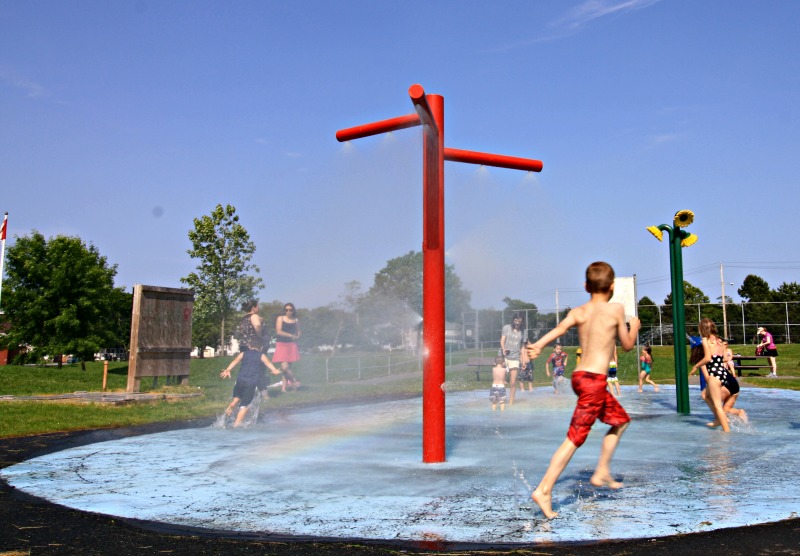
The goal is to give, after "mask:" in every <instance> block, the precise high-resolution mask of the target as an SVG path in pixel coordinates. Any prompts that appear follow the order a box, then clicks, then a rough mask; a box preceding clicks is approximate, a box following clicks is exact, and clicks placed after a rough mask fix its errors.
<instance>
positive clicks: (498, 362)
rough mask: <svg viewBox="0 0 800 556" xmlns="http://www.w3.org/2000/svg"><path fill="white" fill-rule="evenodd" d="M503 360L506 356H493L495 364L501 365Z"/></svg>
mask: <svg viewBox="0 0 800 556" xmlns="http://www.w3.org/2000/svg"><path fill="white" fill-rule="evenodd" d="M505 362H506V358H505V357H503V356H502V355H498V356H497V357H495V358H494V364H495V365H502V364H504V363H505Z"/></svg>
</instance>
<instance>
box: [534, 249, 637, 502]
mask: <svg viewBox="0 0 800 556" xmlns="http://www.w3.org/2000/svg"><path fill="white" fill-rule="evenodd" d="M586 291H587V292H588V293H589V294H590V295H591V299H590V300H589V302H588V303H585V304H584V305H581V306H580V307H576V308H575V309H572V310H571V311H570V312H569V314H568V315H567V318H565V319H564V320H563V321H561V322H560V323H559V325H558V326H557V327H556V328H554V329H553V330H551V331H550V332H548V333H547V334H545V335H544V336H542V338H540V339H539V341H537V342H536V343H535V344H529V345H528V346H527V350H528V355H529V356H530V358H531V359H535V358H536V357H538V356H539V354H540V353H541V351H542V348H543V347H544V346H546V345H547V344H548V343H549V342H552V341H553V340H555V339H556V338H558V337H559V336H563V335H564V334H565V333H566V332H567V330H569V329H570V328H572V327H573V326H576V327H577V328H578V338H579V340H580V345H581V348H582V350H583V357H582V358H581V366H580V369H579V370H576V371H575V372H574V373H573V374H572V389H573V390H574V391H575V393H576V394H577V396H578V404H577V406H576V407H575V412H574V413H573V415H572V422H571V423H570V426H569V432H568V433H567V438H566V440H564V442H563V443H562V444H561V446H559V447H558V449H557V450H556V452H555V454H553V458H552V459H551V460H550V466H549V467H548V468H547V471H546V472H545V474H544V477H543V478H542V481H541V482H540V483H539V486H537V487H536V490H534V491H533V494H532V495H531V498H532V499H533V501H534V502H536V503H537V504H538V505H539V507H540V508H541V509H542V512H544V515H545V516H547V517H548V518H553V517H556V516H557V515H558V513H556V512H554V511H553V507H552V490H553V486H554V485H555V483H556V481H557V480H558V478H559V476H561V473H562V472H563V471H564V469H565V468H566V467H567V464H568V463H569V461H570V459H572V456H573V455H574V454H575V451H576V450H577V449H578V448H579V447H580V446H581V445H582V444H583V443H584V442H585V441H586V437H587V436H588V435H589V431H590V430H591V428H592V425H593V424H594V422H595V420H597V419H600V420H601V421H602V422H604V423H606V424H607V425H611V428H610V429H609V431H608V433H606V436H605V438H603V443H602V447H601V450H600V459H599V461H598V462H597V467H596V468H595V471H594V474H593V475H592V477H591V479H590V482H591V483H592V484H593V485H594V486H598V487H602V486H607V487H609V488H612V489H618V488H621V487H622V483H620V482H617V481H615V480H614V479H613V478H612V476H611V468H610V465H611V458H612V456H613V455H614V450H616V448H617V444H618V443H619V439H620V436H622V433H623V432H624V431H625V429H626V428H627V426H628V423H629V422H630V417H628V414H627V413H625V410H624V409H623V408H622V406H621V405H620V404H619V402H618V401H617V400H616V398H614V396H613V395H611V393H610V392H609V391H608V390H606V375H607V373H608V362H609V361H610V359H611V357H612V356H613V354H614V345H615V341H616V339H617V338H619V341H620V344H621V345H622V349H624V350H625V351H630V350H631V349H632V348H633V346H634V345H635V343H636V335H637V333H638V331H639V319H638V318H636V317H633V318H632V319H631V321H630V330H628V327H627V326H626V325H625V312H624V310H623V308H622V305H620V304H618V303H609V302H608V301H609V299H611V295H612V293H613V292H614V269H612V268H611V266H610V265H609V264H608V263H604V262H595V263H592V264H590V265H589V267H588V268H587V269H586Z"/></svg>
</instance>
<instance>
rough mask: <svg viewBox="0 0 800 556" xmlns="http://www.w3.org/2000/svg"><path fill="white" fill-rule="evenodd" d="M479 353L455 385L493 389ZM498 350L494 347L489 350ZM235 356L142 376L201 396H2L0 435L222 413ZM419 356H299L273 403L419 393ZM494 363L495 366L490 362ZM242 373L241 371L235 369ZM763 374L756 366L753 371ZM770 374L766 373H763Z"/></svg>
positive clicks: (6, 372) (64, 389)
mask: <svg viewBox="0 0 800 556" xmlns="http://www.w3.org/2000/svg"><path fill="white" fill-rule="evenodd" d="M733 348H734V352H738V353H742V354H749V353H751V352H752V346H733ZM566 351H567V352H568V353H569V354H570V363H569V365H568V367H567V370H568V374H569V373H570V372H571V371H572V370H574V366H575V365H574V361H575V359H574V357H575V349H574V348H566ZM778 351H779V353H780V357H779V358H778V374H779V375H781V376H783V377H787V376H792V377H793V378H791V379H787V378H782V379H779V380H775V379H767V378H763V377H761V376H747V375H748V374H751V372H749V371H746V372H745V377H744V380H746V382H747V383H748V384H750V385H752V386H756V387H774V388H789V389H794V390H800V345H797V344H792V345H783V346H778ZM470 355H472V356H474V355H478V354H476V353H474V352H472V353H468V352H458V351H456V352H452V353H450V354H448V356H447V365H448V367H447V373H446V377H447V378H446V381H447V390H448V391H459V390H473V389H486V388H488V386H489V382H490V381H489V373H488V372H482V373H481V381H480V382H478V381H476V379H475V373H474V370H473V369H469V368H466V367H465V366H464V365H463V363H466V361H467V358H468V357H469V356H470ZM484 355H485V356H488V355H490V354H489V353H486V354H484ZM546 355H547V353H545V354H543V355H542V357H540V358H539V359H538V360H537V361H536V364H535V374H534V376H535V381H534V383H535V385H536V386H545V385H549V384H550V380H549V379H548V378H547V377H546V376H545V372H544V361H545V356H546ZM653 356H654V363H653V371H652V374H651V377H652V378H653V380H654V381H655V382H657V383H659V384H674V383H675V371H674V353H673V348H672V346H663V347H662V346H655V347H653ZM231 359H232V358H231V357H224V358H214V359H194V360H192V362H191V374H190V386H188V387H187V386H165V385H164V384H163V382H162V383H161V384H159V385H157V387H156V388H153V385H152V384H145V383H146V382H148V381H146V380H144V381H142V384H143V389H144V388H148V387H149V389H150V390H151V391H160V392H175V393H185V392H200V393H201V394H202V395H201V396H199V397H193V398H186V399H177V400H172V401H164V400H161V401H156V402H149V403H135V404H129V405H121V406H114V405H108V404H97V403H90V404H87V403H74V402H51V401H0V437H9V436H24V435H30V434H40V433H47V432H55V431H66V430H80V429H91V428H104V427H109V428H111V427H122V426H130V425H138V424H144V423H152V422H159V421H173V420H183V419H191V418H202V417H210V416H213V415H216V414H218V413H219V412H221V411H222V410H223V409H224V407H225V405H226V404H227V403H228V401H229V399H230V395H231V390H232V388H233V381H231V380H222V379H220V378H219V371H220V370H221V369H223V368H224V367H225V366H227V364H228V363H229V362H230V360H231ZM619 359H620V360H619V371H618V376H619V378H620V381H621V382H622V383H623V384H637V381H638V378H637V361H636V356H635V352H630V353H620V355H619ZM418 368H419V362H418V360H417V359H416V358H414V357H411V356H404V355H395V354H392V355H391V356H390V359H388V358H387V355H386V354H359V355H358V356H357V357H356V356H355V355H347V356H342V357H336V358H326V357H325V356H322V355H307V356H304V357H303V359H302V360H301V361H299V362H298V363H297V366H296V374H297V376H298V378H299V379H300V380H301V382H302V384H303V386H302V388H301V389H300V390H299V391H298V392H289V393H286V394H282V393H281V392H280V390H271V396H272V397H271V398H270V400H269V402H268V403H269V404H270V405H271V406H274V407H294V406H300V405H313V404H318V403H323V402H330V401H349V400H356V399H367V398H374V397H379V396H389V395H391V396H398V395H415V394H419V393H420V392H421V375H420V373H419V372H418V371H417V369H418ZM487 370H488V369H487ZM127 373H128V365H127V363H125V362H111V363H110V364H109V373H108V382H107V390H108V391H124V390H125V387H126V384H127ZM235 374H236V372H235V371H234V376H235ZM752 374H756V373H752ZM760 374H761V375H765V374H766V372H762V373H760ZM102 380H103V363H102V362H91V363H87V365H86V371H82V370H81V369H80V365H78V364H74V365H64V366H63V367H62V368H61V369H58V368H57V367H52V366H46V367H44V366H34V367H29V366H24V367H23V366H14V365H9V366H4V367H0V396H4V395H15V396H24V395H36V394H63V393H71V392H77V391H88V392H99V391H100V390H101V386H102Z"/></svg>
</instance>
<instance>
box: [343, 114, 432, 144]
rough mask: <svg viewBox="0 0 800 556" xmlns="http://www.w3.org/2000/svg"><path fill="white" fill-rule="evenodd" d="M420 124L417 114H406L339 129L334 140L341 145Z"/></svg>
mask: <svg viewBox="0 0 800 556" xmlns="http://www.w3.org/2000/svg"><path fill="white" fill-rule="evenodd" d="M420 123H421V122H420V121H419V116H418V115H417V114H408V115H407V116H399V117H397V118H390V119H388V120H381V121H380V122H372V123H371V124H364V125H358V126H356V127H350V128H347V129H340V130H339V131H337V132H336V139H337V140H338V141H339V142H340V143H343V142H344V141H350V140H351V139H360V138H362V137H369V136H370V135H378V134H379V133H387V132H389V131H396V130H398V129H405V128H407V127H414V126H418V125H420Z"/></svg>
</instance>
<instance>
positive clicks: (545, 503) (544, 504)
mask: <svg viewBox="0 0 800 556" xmlns="http://www.w3.org/2000/svg"><path fill="white" fill-rule="evenodd" d="M531 500H533V501H534V502H536V503H537V504H538V505H539V507H540V508H541V510H542V513H544V516H545V517H546V518H547V519H553V518H554V517H556V516H557V515H558V512H554V511H553V506H552V495H550V494H545V493H543V492H542V491H540V490H539V489H538V488H537V489H536V490H534V491H533V494H531Z"/></svg>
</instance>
